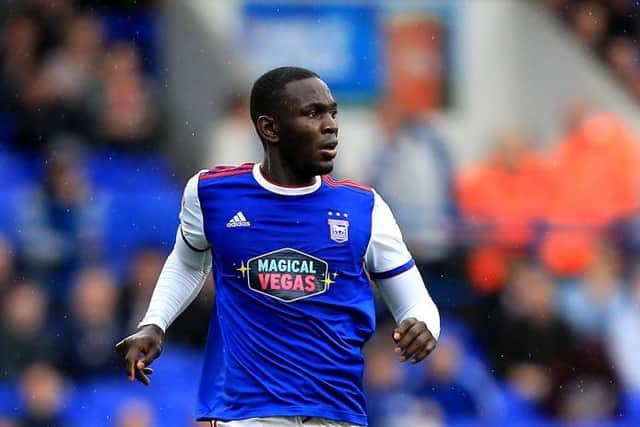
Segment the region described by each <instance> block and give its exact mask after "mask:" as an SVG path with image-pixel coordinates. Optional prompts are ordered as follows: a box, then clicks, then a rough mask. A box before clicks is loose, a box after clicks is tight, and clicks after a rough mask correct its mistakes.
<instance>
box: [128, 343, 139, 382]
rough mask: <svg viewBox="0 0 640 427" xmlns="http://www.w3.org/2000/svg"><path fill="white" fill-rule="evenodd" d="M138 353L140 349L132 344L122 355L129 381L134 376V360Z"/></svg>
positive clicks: (135, 360)
mask: <svg viewBox="0 0 640 427" xmlns="http://www.w3.org/2000/svg"><path fill="white" fill-rule="evenodd" d="M139 355H140V349H139V348H138V347H137V346H135V345H132V346H131V347H130V348H129V350H128V351H127V353H126V354H125V356H124V362H125V367H126V369H127V377H128V378H129V381H133V379H134V378H135V371H136V362H137V359H138V356H139Z"/></svg>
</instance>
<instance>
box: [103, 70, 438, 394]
mask: <svg viewBox="0 0 640 427" xmlns="http://www.w3.org/2000/svg"><path fill="white" fill-rule="evenodd" d="M285 95H286V97H285V98H286V102H285V103H284V104H285V105H282V106H281V107H280V108H279V109H277V110H276V111H275V112H274V114H273V115H262V116H259V117H258V119H257V122H256V129H257V131H258V134H259V135H260V138H261V139H262V141H263V143H264V151H265V156H264V161H263V163H262V169H261V171H262V173H263V174H264V175H265V177H266V178H267V179H269V180H270V181H272V182H275V183H278V184H280V185H284V186H307V185H312V184H313V183H314V180H315V179H316V176H318V175H324V174H328V173H330V172H331V171H332V170H333V159H334V158H335V156H336V154H337V153H336V146H337V145H338V123H337V121H336V116H337V113H338V106H337V104H336V102H335V100H334V99H333V96H332V95H331V91H330V90H329V88H328V87H327V85H326V83H325V82H323V81H322V80H320V79H318V78H308V79H304V80H298V81H294V82H290V83H288V84H287V85H286V86H285ZM392 338H393V341H394V344H395V352H396V353H397V354H398V355H399V357H400V360H401V361H402V362H405V361H407V360H410V361H411V363H418V362H420V361H422V360H423V359H424V358H426V357H427V356H428V355H429V353H431V352H432V351H433V349H434V348H435V346H436V340H435V339H434V337H433V335H432V334H431V332H430V331H429V329H428V328H427V325H426V324H425V323H424V322H422V321H418V320H416V319H415V318H409V319H405V320H403V321H402V322H401V323H400V325H398V327H397V328H396V329H395V330H394V332H393V337H392ZM163 339H164V332H163V331H162V330H161V329H160V328H159V327H157V326H155V325H145V326H142V327H140V328H138V330H137V331H136V333H134V334H133V335H130V336H128V337H127V338H125V339H123V340H122V341H120V342H119V343H118V344H117V345H116V352H117V353H118V355H119V356H120V358H121V360H122V362H123V364H124V366H125V369H126V372H127V377H128V378H129V380H130V381H133V380H134V379H137V380H138V381H140V382H141V383H143V384H144V385H149V384H150V382H151V381H150V379H149V376H150V375H151V374H152V373H153V371H152V370H151V368H149V365H151V363H153V361H154V360H155V359H156V358H158V356H160V354H161V353H162V341H163Z"/></svg>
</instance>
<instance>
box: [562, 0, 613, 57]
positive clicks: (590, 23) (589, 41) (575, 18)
mask: <svg viewBox="0 0 640 427" xmlns="http://www.w3.org/2000/svg"><path fill="white" fill-rule="evenodd" d="M569 20H570V24H571V26H572V27H573V29H574V30H575V31H576V33H577V35H578V37H579V38H580V41H581V42H582V43H584V45H585V46H587V47H588V48H590V49H593V50H594V51H596V52H597V53H598V54H602V53H603V49H604V47H605V44H606V36H607V29H608V25H609V11H608V10H607V9H606V8H605V7H604V5H602V4H601V3H600V2H599V1H597V0H585V1H581V2H578V3H576V4H574V5H573V6H572V7H571V8H570V11H569Z"/></svg>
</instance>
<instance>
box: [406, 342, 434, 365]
mask: <svg viewBox="0 0 640 427" xmlns="http://www.w3.org/2000/svg"><path fill="white" fill-rule="evenodd" d="M435 348H436V340H435V339H434V338H431V339H429V340H428V341H427V344H426V345H425V346H424V348H422V349H421V350H419V351H418V352H417V353H416V354H415V356H414V357H413V358H412V359H411V363H414V364H415V363H419V362H422V361H423V360H424V359H425V358H426V357H427V356H428V355H429V354H431V352H432V351H433V350H434V349H435Z"/></svg>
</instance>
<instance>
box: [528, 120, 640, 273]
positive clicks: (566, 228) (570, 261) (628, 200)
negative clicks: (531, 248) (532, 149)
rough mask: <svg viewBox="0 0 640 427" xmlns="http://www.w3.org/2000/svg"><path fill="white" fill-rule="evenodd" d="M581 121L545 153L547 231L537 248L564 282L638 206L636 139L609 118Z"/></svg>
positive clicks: (546, 262) (581, 269)
mask: <svg viewBox="0 0 640 427" xmlns="http://www.w3.org/2000/svg"><path fill="white" fill-rule="evenodd" d="M582 117H583V119H582V120H581V121H580V122H578V125H577V127H576V128H574V129H572V130H571V131H570V132H569V133H568V134H567V135H566V136H565V137H564V138H563V139H562V140H561V141H560V142H559V143H557V144H554V148H553V150H552V151H551V153H550V159H551V163H550V166H551V185H549V189H550V190H551V191H550V194H549V199H548V202H547V203H546V204H545V205H544V208H545V221H546V222H547V224H548V225H549V227H550V229H549V231H548V232H547V233H546V234H545V235H544V236H543V238H542V240H541V242H540V245H539V248H538V250H539V255H540V257H541V259H542V260H543V261H544V263H545V265H546V266H547V267H548V268H549V269H550V270H551V271H553V272H554V273H556V274H559V275H565V276H567V275H576V274H580V273H581V272H582V271H583V270H584V269H585V268H586V267H587V266H588V265H589V264H590V263H591V262H592V261H593V259H594V257H595V245H596V242H597V241H598V239H600V238H601V237H602V236H603V233H605V232H607V231H608V230H607V228H609V227H611V226H613V225H614V224H616V223H618V222H621V221H627V220H629V219H631V218H632V217H633V215H634V213H635V212H636V211H637V209H638V207H639V205H640V203H639V202H640V193H639V192H638V184H639V183H640V179H639V178H640V176H639V174H640V170H639V169H638V166H637V165H638V164H639V162H640V157H639V156H638V140H637V138H636V136H635V135H634V134H633V133H632V131H631V130H630V129H629V128H628V127H626V126H625V125H624V124H623V123H622V121H621V120H620V119H619V118H618V117H616V116H615V115H613V114H611V113H591V114H587V115H585V114H583V115H582Z"/></svg>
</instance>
